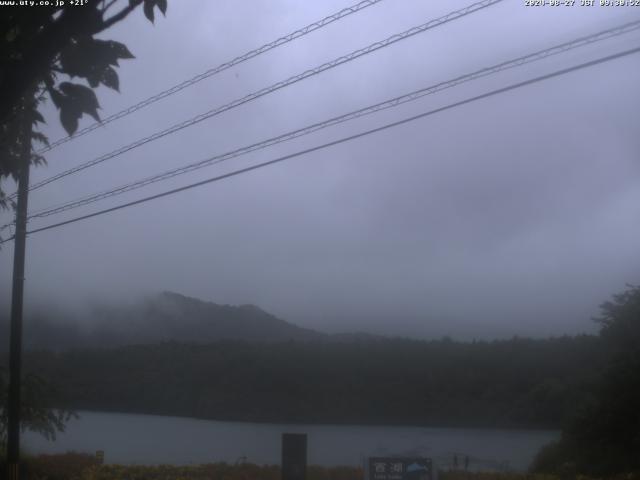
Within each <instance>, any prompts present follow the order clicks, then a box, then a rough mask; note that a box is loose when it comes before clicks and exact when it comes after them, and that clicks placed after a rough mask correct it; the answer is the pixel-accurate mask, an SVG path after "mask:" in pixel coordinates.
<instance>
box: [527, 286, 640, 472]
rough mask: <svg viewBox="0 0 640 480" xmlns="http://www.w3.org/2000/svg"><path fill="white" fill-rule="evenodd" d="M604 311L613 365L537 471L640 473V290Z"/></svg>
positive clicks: (542, 455)
mask: <svg viewBox="0 0 640 480" xmlns="http://www.w3.org/2000/svg"><path fill="white" fill-rule="evenodd" d="M601 310H602V315H601V316H600V317H599V318H597V319H596V321H598V322H599V323H600V324H601V325H602V329H601V332H600V336H601V338H602V341H603V343H604V345H605V346H606V348H607V352H608V356H609V362H608V367H607V368H606V369H605V370H604V373H603V374H602V376H601V377H600V379H599V380H598V382H597V384H596V386H595V388H594V391H593V400H592V401H591V402H588V403H587V404H586V405H585V406H584V408H583V409H582V410H581V411H580V412H579V413H578V414H577V415H576V416H575V418H574V420H573V421H572V422H571V423H570V424H569V425H567V427H566V428H565V429H564V431H563V435H562V439H561V441H560V442H559V443H557V444H555V445H551V446H548V447H546V448H545V449H544V450H543V451H541V452H540V454H539V455H538V458H537V460H536V462H534V468H535V469H536V470H537V471H547V472H558V471H562V470H563V469H566V468H567V466H568V465H569V466H572V468H575V470H576V471H578V472H581V473H586V474H591V475H611V474H620V473H625V472H630V471H640V454H639V452H640V408H639V405H640V288H639V287H635V286H629V288H628V290H627V291H625V292H624V293H621V294H618V295H614V297H613V301H608V302H605V303H603V304H602V305H601Z"/></svg>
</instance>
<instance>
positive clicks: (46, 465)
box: [24, 452, 98, 480]
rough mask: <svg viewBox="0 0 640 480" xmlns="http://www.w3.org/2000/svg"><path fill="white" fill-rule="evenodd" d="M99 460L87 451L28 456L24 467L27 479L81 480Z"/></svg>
mask: <svg viewBox="0 0 640 480" xmlns="http://www.w3.org/2000/svg"><path fill="white" fill-rule="evenodd" d="M96 466H98V460H97V459H96V457H95V456H93V455H88V454H86V453H76V452H68V453H64V454H58V455H38V456H27V457H26V458H25V459H24V468H25V473H26V479H27V480H81V479H82V478H83V476H84V474H85V472H86V471H87V470H90V469H91V468H92V467H96Z"/></svg>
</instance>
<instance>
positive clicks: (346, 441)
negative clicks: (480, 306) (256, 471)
mask: <svg viewBox="0 0 640 480" xmlns="http://www.w3.org/2000/svg"><path fill="white" fill-rule="evenodd" d="M79 415H80V418H79V419H75V420H71V421H70V422H69V423H68V425H67V429H66V432H65V433H63V434H60V435H58V438H57V440H56V441H55V442H48V441H47V440H45V439H44V438H42V437H40V436H37V435H34V434H25V436H24V437H23V448H25V449H26V450H27V451H28V452H30V453H62V452H67V451H70V450H74V451H78V452H89V453H92V454H93V453H95V452H96V451H97V450H104V452H105V462H107V463H121V464H161V463H165V464H176V465H177V464H191V463H193V464H198V463H210V462H218V461H224V462H228V463H235V462H236V461H239V459H240V458H241V457H246V461H247V462H250V463H257V464H279V463H280V442H281V435H282V433H285V432H290V433H306V434H307V443H308V463H309V464H313V465H325V466H332V465H352V466H358V465H362V462H363V459H364V458H365V457H367V456H387V455H423V456H427V457H432V458H433V459H434V460H435V461H436V463H437V464H438V466H439V467H441V468H446V467H447V466H448V465H449V464H451V463H452V462H453V458H454V455H457V457H458V462H460V464H463V462H464V458H465V457H466V456H468V457H469V463H470V465H469V466H470V468H471V469H503V468H508V469H512V470H525V469H526V468H527V467H528V465H529V463H530V462H531V460H532V459H533V457H534V455H535V454H536V452H537V451H538V449H539V448H540V447H541V446H543V445H544V444H546V443H548V442H551V441H553V440H555V439H557V438H558V437H559V432H556V431H548V430H499V429H463V428H421V427H373V426H342V425H340V426H338V425H278V424H253V423H238V422H217V421H209V420H198V419H191V418H180V417H161V416H154V415H129V414H116V413H98V412H79Z"/></svg>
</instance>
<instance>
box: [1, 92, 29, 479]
mask: <svg viewBox="0 0 640 480" xmlns="http://www.w3.org/2000/svg"><path fill="white" fill-rule="evenodd" d="M28 105H29V104H28V102H25V104H24V107H23V112H22V118H21V120H20V122H21V128H20V135H21V137H22V138H21V142H20V146H21V150H20V171H19V172H18V203H17V205H16V233H15V241H14V251H13V286H12V291H11V338H10V346H9V405H8V407H9V408H8V414H9V419H8V420H9V421H8V426H7V467H8V469H9V471H8V478H9V480H18V479H19V477H20V405H21V402H20V390H21V374H22V373H21V370H22V305H23V297H24V259H25V249H26V240H27V203H28V199H29V164H30V163H31V128H32V123H31V115H30V109H29V108H28Z"/></svg>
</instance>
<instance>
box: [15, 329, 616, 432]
mask: <svg viewBox="0 0 640 480" xmlns="http://www.w3.org/2000/svg"><path fill="white" fill-rule="evenodd" d="M604 357H605V353H604V352H602V351H601V347H600V345H599V343H598V341H597V338H595V337H589V336H581V337H576V338H568V337H565V338H557V339H548V340H530V339H513V340H509V341H494V342H473V343H458V342H453V341H450V340H441V341H432V342H424V341H410V340H370V341H360V342H358V341H355V342H349V343H336V342H305V343H298V342H282V343H249V342H238V341H225V342H217V343H213V344H208V345H196V344H184V343H164V344H159V345H139V346H128V347H121V348H115V349H85V350H72V351H68V352H59V353H51V352H31V353H29V354H28V355H26V358H25V362H26V366H27V369H28V370H29V371H34V372H36V373H37V374H39V375H41V376H42V377H44V378H47V379H49V380H50V381H52V382H53V383H54V384H55V385H56V386H57V387H58V391H59V397H58V398H57V399H56V402H57V403H58V405H60V406H67V407H73V408H76V409H87V410H101V411H118V412H135V413H148V414H162V415H181V416H193V417H200V418H210V419H220V420H243V421H269V422H321V423H363V424H408V425H442V426H484V427H486V426H506V427H539V428H550V427H560V426H561V425H562V424H563V422H564V421H566V420H567V419H568V418H569V417H570V416H571V414H572V413H573V412H574V411H575V408H576V405H577V404H578V403H580V402H581V401H582V400H584V398H585V396H587V395H588V393H587V392H588V391H590V386H591V382H592V380H593V378H594V376H595V375H596V374H597V373H598V372H599V371H600V370H601V369H602V367H603V365H604Z"/></svg>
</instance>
